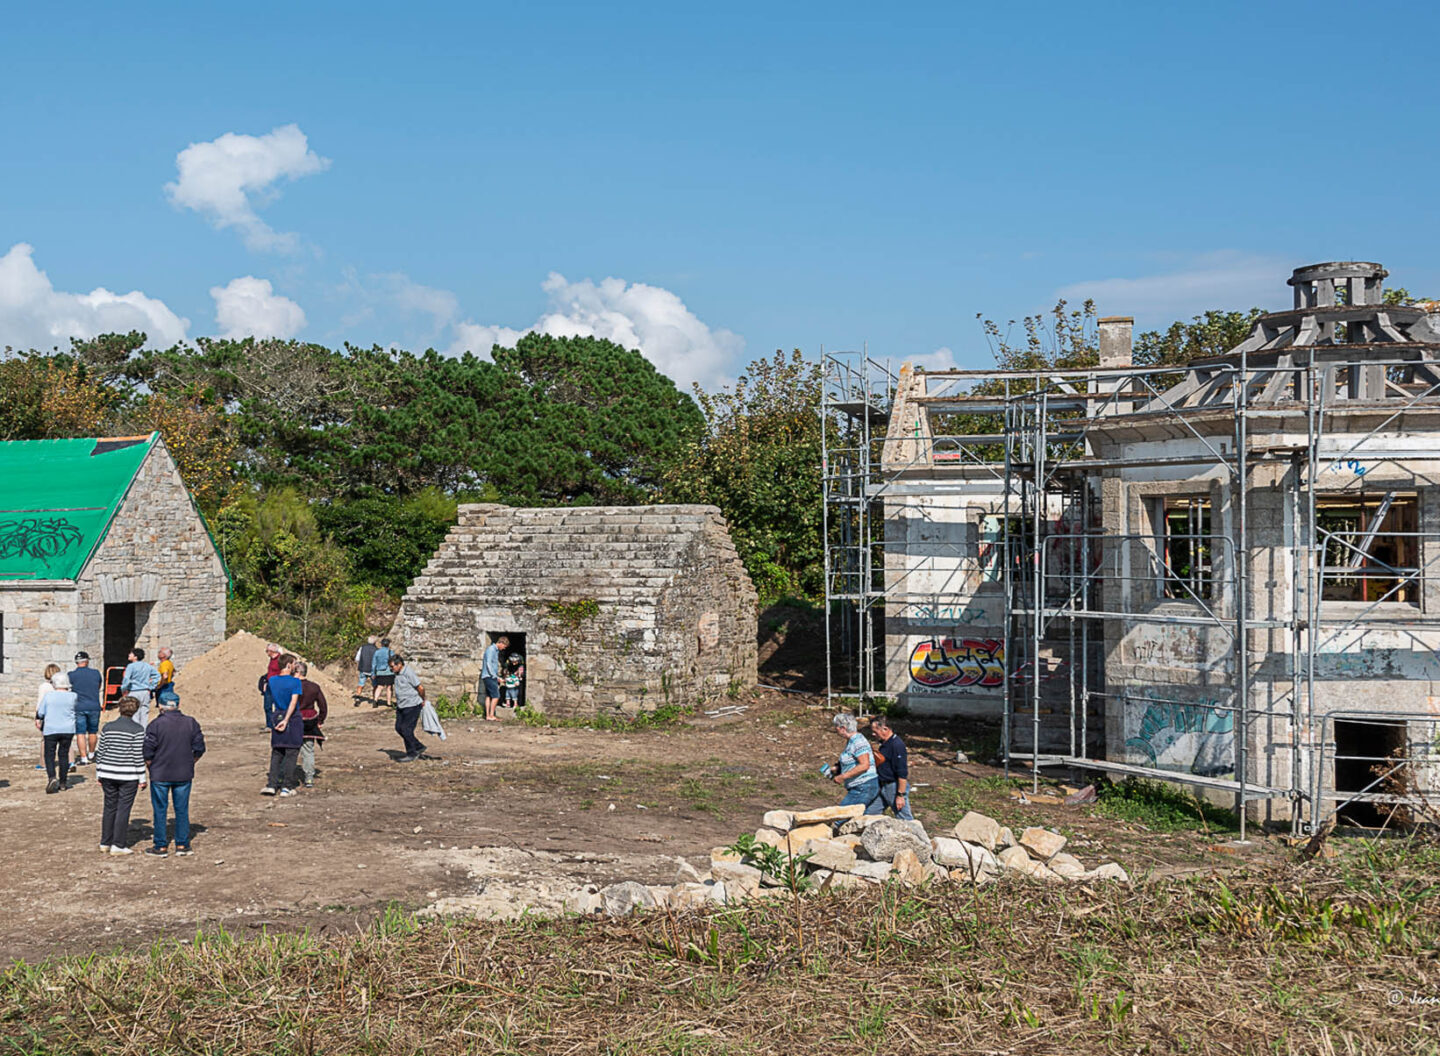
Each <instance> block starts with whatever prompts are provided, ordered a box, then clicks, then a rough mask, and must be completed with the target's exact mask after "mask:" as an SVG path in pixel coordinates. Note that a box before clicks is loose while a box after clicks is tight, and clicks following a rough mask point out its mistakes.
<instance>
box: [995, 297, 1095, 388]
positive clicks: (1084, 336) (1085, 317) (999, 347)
mask: <svg viewBox="0 0 1440 1056" xmlns="http://www.w3.org/2000/svg"><path fill="white" fill-rule="evenodd" d="M1096 315H1097V313H1096V311H1095V302H1094V301H1090V300H1087V301H1086V302H1085V303H1084V304H1082V305H1081V306H1080V307H1079V308H1071V307H1070V305H1069V303H1068V302H1067V301H1065V300H1064V299H1063V298H1062V299H1060V300H1058V301H1056V302H1055V307H1054V308H1051V309H1050V310H1049V311H1048V312H1044V313H1037V314H1035V315H1027V316H1025V318H1024V319H1022V320H1020V327H1021V329H1022V330H1023V332H1024V338H1023V339H1021V340H1018V341H1017V340H1015V339H1014V338H1013V337H1012V335H1013V334H1014V331H1015V320H1014V319H1011V320H1010V322H1009V323H1007V324H1006V326H1005V329H1004V330H1001V329H1000V324H999V323H996V322H995V321H994V320H991V319H985V318H983V317H982V316H981V315H976V316H975V318H977V319H980V326H981V329H982V330H984V332H985V339H986V340H987V341H988V342H989V343H990V351H991V352H992V353H994V355H995V365H996V366H997V367H999V368H1000V369H1001V370H1053V369H1055V368H1060V369H1079V368H1083V367H1093V366H1095V364H1096V363H1098V362H1099V361H1100V349H1099V342H1098V340H1097V338H1096Z"/></svg>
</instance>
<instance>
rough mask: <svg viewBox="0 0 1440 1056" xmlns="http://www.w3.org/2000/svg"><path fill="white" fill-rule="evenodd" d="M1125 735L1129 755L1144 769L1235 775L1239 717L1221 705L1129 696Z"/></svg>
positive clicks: (1208, 775) (1217, 702) (1202, 774)
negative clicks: (1237, 722)
mask: <svg viewBox="0 0 1440 1056" xmlns="http://www.w3.org/2000/svg"><path fill="white" fill-rule="evenodd" d="M1125 732H1126V737H1125V748H1126V751H1127V753H1129V754H1131V755H1132V761H1133V762H1137V763H1139V764H1141V765H1142V766H1153V767H1156V768H1157V769H1160V770H1175V771H1179V772H1182V773H1190V774H1198V775H1200V776H1202V777H1216V776H1219V775H1221V774H1229V773H1234V771H1235V713H1234V712H1233V711H1231V710H1230V709H1229V708H1227V707H1222V706H1221V705H1220V702H1219V701H1215V700H1207V701H1200V702H1195V703H1182V702H1180V701H1174V700H1152V699H1147V698H1145V697H1129V696H1127V697H1126V698H1125ZM1136 756H1138V758H1134V757H1136Z"/></svg>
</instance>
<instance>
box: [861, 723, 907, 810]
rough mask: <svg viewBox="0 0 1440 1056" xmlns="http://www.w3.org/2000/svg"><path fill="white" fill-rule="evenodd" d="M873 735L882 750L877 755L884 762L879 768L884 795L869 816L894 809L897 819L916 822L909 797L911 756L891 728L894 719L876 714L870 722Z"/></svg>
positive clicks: (874, 805) (881, 792) (881, 788)
mask: <svg viewBox="0 0 1440 1056" xmlns="http://www.w3.org/2000/svg"><path fill="white" fill-rule="evenodd" d="M870 732H871V733H873V734H874V735H875V737H876V739H877V740H879V742H880V748H879V750H878V751H876V753H875V756H876V758H877V759H878V760H879V762H880V765H879V766H877V767H876V768H875V776H876V778H877V779H878V780H879V782H880V795H878V796H877V797H875V799H874V800H873V801H872V802H871V803H870V805H869V806H868V807H866V808H865V813H866V814H884V813H885V811H887V810H890V811H893V812H894V814H895V816H896V817H897V818H904V819H905V820H906V821H913V820H914V818H915V815H914V814H912V813H911V812H910V796H909V792H910V754H909V752H907V751H906V749H905V742H904V741H902V740H901V739H900V737H899V735H898V734H896V732H895V731H894V730H892V729H891V728H890V720H889V719H887V718H885V716H884V715H876V716H875V717H874V718H873V719H871V720H870Z"/></svg>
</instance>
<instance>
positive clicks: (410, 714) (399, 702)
mask: <svg viewBox="0 0 1440 1056" xmlns="http://www.w3.org/2000/svg"><path fill="white" fill-rule="evenodd" d="M390 670H391V672H393V673H394V675H395V732H396V733H398V734H399V735H400V739H401V740H402V741H404V742H405V754H404V755H402V756H401V757H400V762H402V763H409V762H413V761H414V760H416V759H419V758H420V756H421V754H422V753H423V752H424V751H425V746H424V745H423V744H421V743H420V740H419V738H417V737H416V736H415V724H416V723H417V722H419V721H420V709H421V708H422V707H424V706H425V687H424V686H422V685H421V684H420V676H419V675H418V674H416V673H415V669H414V668H413V667H411V666H410V665H409V664H407V663H405V658H404V657H403V656H401V655H400V654H399V653H392V654H391V655H390Z"/></svg>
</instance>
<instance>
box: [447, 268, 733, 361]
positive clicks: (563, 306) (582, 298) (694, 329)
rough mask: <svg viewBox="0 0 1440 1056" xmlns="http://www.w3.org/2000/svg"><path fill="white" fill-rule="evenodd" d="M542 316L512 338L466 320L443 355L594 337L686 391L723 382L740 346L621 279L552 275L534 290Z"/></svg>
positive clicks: (653, 289)
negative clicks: (542, 338) (637, 356)
mask: <svg viewBox="0 0 1440 1056" xmlns="http://www.w3.org/2000/svg"><path fill="white" fill-rule="evenodd" d="M541 288H542V289H543V290H544V291H545V293H546V294H547V296H548V298H549V305H548V310H547V311H546V312H545V314H544V315H542V316H541V317H540V319H539V320H538V321H537V322H536V323H535V324H534V325H532V326H529V327H526V328H525V329H524V330H516V329H514V328H512V327H507V326H493V325H483V324H478V323H474V322H471V321H470V320H465V321H463V322H460V323H457V324H456V326H455V334H456V339H455V342H454V343H453V344H452V345H451V348H450V351H451V352H452V353H454V354H457V355H458V354H460V353H462V352H465V351H472V352H476V353H480V354H484V353H488V352H489V351H490V348H491V346H492V345H497V344H498V345H501V346H503V347H507V348H508V347H511V346H513V345H514V344H515V342H516V341H518V340H519V339H520V338H521V337H523V336H524V335H525V334H528V333H542V334H550V335H552V336H554V337H601V338H606V339H608V340H610V341H614V342H615V343H616V344H618V345H623V346H624V347H625V348H635V349H639V350H640V352H641V354H643V355H644V356H645V358H646V359H648V360H650V362H651V363H653V364H655V366H656V368H657V369H659V370H660V371H661V372H662V373H664V374H666V375H667V376H669V377H670V378H672V379H674V381H675V382H676V383H677V384H678V385H680V386H681V387H682V388H688V387H689V385H690V383H691V382H699V383H700V384H701V385H703V386H705V387H707V388H713V387H716V386H718V385H720V384H723V383H724V382H725V381H726V380H728V375H729V373H730V370H731V368H732V367H733V366H734V363H735V361H736V359H737V358H738V357H739V356H740V354H741V353H743V352H744V350H745V339H744V338H742V337H741V336H740V335H739V334H735V333H732V332H731V331H729V330H712V329H710V327H708V326H706V325H705V324H704V323H702V322H701V321H700V320H699V319H698V318H696V316H695V313H694V312H692V311H690V309H689V308H687V307H685V302H684V301H682V300H681V299H680V298H679V297H677V296H676V295H675V294H673V293H671V292H670V291H669V290H666V289H663V288H661V287H659V286H647V285H645V284H644V283H640V282H636V283H628V284H627V283H626V282H625V280H624V279H614V278H611V279H604V280H602V281H601V282H598V283H597V282H594V281H592V280H590V279H582V280H580V281H579V282H571V281H569V280H568V279H566V278H565V276H563V275H560V274H558V273H557V272H551V273H550V275H549V277H547V278H546V280H545V282H544V283H543V284H542V287H541Z"/></svg>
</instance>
